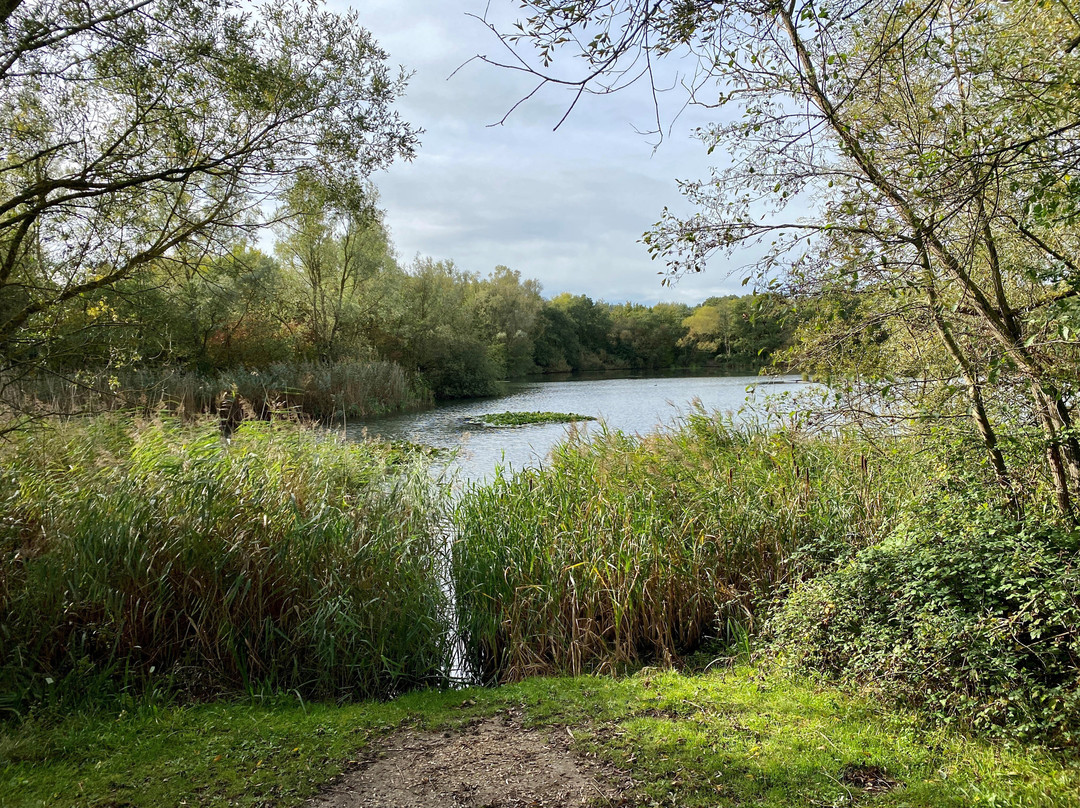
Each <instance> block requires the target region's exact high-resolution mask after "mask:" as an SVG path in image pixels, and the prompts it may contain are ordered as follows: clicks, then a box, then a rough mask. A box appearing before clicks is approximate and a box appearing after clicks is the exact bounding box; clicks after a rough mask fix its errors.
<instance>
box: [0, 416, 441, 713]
mask: <svg viewBox="0 0 1080 808" xmlns="http://www.w3.org/2000/svg"><path fill="white" fill-rule="evenodd" d="M2 469H3V471H2V475H3V477H2V481H0V482H2V486H3V488H2V490H3V495H4V520H3V522H2V524H0V553H2V558H0V561H2V566H0V636H2V637H3V639H4V641H3V643H2V645H0V684H2V686H0V692H2V693H3V694H4V703H3V704H2V705H0V707H2V708H4V709H7V710H13V709H15V710H17V709H21V708H22V707H23V706H24V705H26V704H27V703H30V702H34V701H42V700H44V701H50V700H58V701H78V700H79V699H80V698H82V697H84V696H86V695H90V694H92V693H93V692H95V691H96V689H101V690H106V691H107V690H109V689H115V688H117V687H128V686H131V687H136V688H139V689H142V688H148V687H166V688H173V687H178V688H182V689H185V690H188V691H189V692H192V693H196V694H197V693H201V692H218V691H222V690H226V691H228V690H235V689H237V688H241V687H246V688H262V687H267V688H273V689H276V690H293V689H295V690H297V691H298V692H300V693H304V694H308V695H310V694H319V695H323V696H331V695H332V696H337V697H354V698H355V697H372V696H385V695H390V694H393V693H396V692H400V691H401V690H403V689H407V688H410V687H415V686H417V685H421V684H430V683H433V682H437V681H441V677H442V675H443V672H444V671H445V669H446V660H447V653H448V645H447V642H448V641H447V635H446V630H445V622H444V620H445V614H446V610H445V604H444V596H443V593H442V590H441V589H440V586H439V582H438V580H437V574H436V573H437V570H436V567H437V564H438V558H439V552H440V549H439V548H440V541H441V540H440V538H439V532H438V529H437V522H438V520H439V514H440V502H441V500H440V499H437V498H436V497H435V491H434V489H433V486H432V483H431V481H430V480H429V478H428V475H427V474H426V472H425V469H424V467H423V466H422V465H419V460H418V459H413V460H411V461H409V462H403V455H402V454H401V453H400V452H398V451H396V450H391V449H389V448H388V447H383V446H381V445H378V444H374V443H366V444H348V443H344V442H343V441H341V440H338V439H335V438H334V437H331V436H330V435H328V434H325V433H321V432H318V431H314V430H308V429H302V428H298V427H296V426H295V425H290V424H280V423H279V424H266V423H251V422H248V423H245V424H243V425H242V426H241V427H240V428H239V429H238V430H237V431H236V432H235V433H234V435H233V436H232V438H231V440H229V441H225V440H223V439H222V438H221V436H220V434H219V432H218V428H217V425H216V424H210V425H203V426H196V427H182V426H180V425H179V424H178V423H176V422H174V421H163V422H154V423H147V424H133V423H131V422H129V421H126V420H122V419H108V420H99V421H95V422H92V423H89V424H85V425H69V426H56V427H55V428H53V429H51V430H48V431H41V432H35V433H32V434H27V435H23V436H20V438H19V439H18V440H17V441H16V442H15V443H14V444H13V445H10V446H7V447H5V448H4V458H3V466H2Z"/></svg>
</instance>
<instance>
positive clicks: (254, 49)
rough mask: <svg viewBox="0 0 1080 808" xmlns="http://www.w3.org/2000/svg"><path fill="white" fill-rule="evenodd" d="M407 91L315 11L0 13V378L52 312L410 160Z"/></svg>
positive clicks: (204, 1)
mask: <svg viewBox="0 0 1080 808" xmlns="http://www.w3.org/2000/svg"><path fill="white" fill-rule="evenodd" d="M405 80H406V77H405V76H404V75H403V74H402V73H401V72H400V71H399V70H396V69H391V68H390V67H389V66H388V65H387V56H386V54H385V53H384V52H383V51H382V50H380V49H379V47H378V45H377V44H376V42H375V41H374V39H373V38H372V36H371V35H370V33H369V32H367V31H366V30H365V29H363V28H362V27H361V26H360V24H359V22H358V19H357V17H356V15H355V14H354V13H351V12H350V13H347V14H335V13H330V12H327V11H325V10H323V9H322V8H321V7H320V5H319V4H318V2H303V0H266V2H262V3H255V4H252V3H247V2H240V1H239V0H102V2H98V3H93V4H87V3H84V2H81V1H78V0H22V2H18V3H16V2H12V3H6V4H4V5H3V6H2V7H0V371H2V372H3V374H4V375H3V377H2V378H3V379H5V380H10V379H11V378H13V376H14V375H17V374H18V372H19V371H20V370H26V369H34V368H38V367H41V366H42V365H43V363H44V362H45V361H46V360H47V357H48V354H49V351H50V347H51V345H52V344H53V343H54V342H55V337H56V334H57V332H58V329H59V323H60V321H61V320H62V319H63V312H64V310H65V307H66V306H69V305H74V304H77V303H78V301H79V300H81V299H82V298H84V297H85V296H87V295H92V294H94V293H98V292H100V291H101V290H103V289H109V288H112V287H114V286H115V285H116V284H117V283H119V282H121V281H123V280H125V279H128V278H131V277H132V276H134V275H136V274H137V273H140V272H143V271H145V270H146V269H147V267H149V266H151V265H154V264H156V265H159V266H160V265H161V263H162V262H167V261H168V260H170V257H171V256H173V255H175V254H176V252H177V251H178V250H179V249H180V248H183V251H184V253H185V254H186V255H188V256H190V255H192V254H198V253H199V252H200V251H202V252H205V253H208V254H209V253H213V252H225V251H226V249H227V245H228V244H229V243H232V242H235V237H236V236H237V231H238V230H249V229H252V228H255V227H258V226H259V225H261V224H263V223H264V220H265V218H266V213H265V212H266V211H272V210H274V209H275V205H274V204H273V203H272V202H271V200H273V199H275V198H277V197H279V196H280V194H281V192H282V190H283V189H284V188H286V187H288V186H289V185H290V184H291V183H292V181H293V179H294V178H295V177H296V176H297V175H298V174H300V173H303V172H313V173H317V174H318V175H319V176H321V177H322V178H323V180H324V182H327V183H333V185H334V186H335V187H337V188H339V189H343V190H344V189H349V188H355V187H362V186H363V184H364V182H365V180H366V178H367V177H368V176H369V175H370V174H371V172H372V171H374V170H376V169H378V168H380V167H383V166H385V165H387V164H388V163H389V162H390V161H392V160H393V159H394V158H396V157H398V156H405V157H408V156H410V155H411V154H412V150H413V148H414V145H415V133H414V131H413V130H412V129H410V127H409V126H408V124H406V123H405V122H404V121H402V120H401V119H400V118H399V116H398V115H397V113H396V112H395V111H394V110H393V102H394V101H395V99H396V98H397V96H398V95H399V94H400V93H401V91H402V89H403V87H404V84H405Z"/></svg>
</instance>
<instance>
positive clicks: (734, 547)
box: [453, 414, 919, 681]
mask: <svg viewBox="0 0 1080 808" xmlns="http://www.w3.org/2000/svg"><path fill="white" fill-rule="evenodd" d="M903 448H904V447H902V446H900V445H896V446H894V447H893V450H892V453H890V454H883V453H882V452H881V451H880V450H878V449H877V448H875V447H874V446H872V445H871V444H869V443H865V442H862V441H860V440H859V439H857V438H855V437H851V436H838V437H834V438H822V437H810V436H807V435H804V434H800V433H798V432H797V431H791V430H779V431H767V430H765V429H742V430H737V429H734V428H733V427H731V426H730V424H729V423H727V422H726V421H725V420H723V419H721V418H713V417H710V416H707V415H704V414H697V415H692V416H691V417H690V418H689V419H688V420H687V421H686V422H685V423H684V424H683V425H682V426H681V427H679V428H676V429H673V430H670V431H667V432H664V433H661V434H658V435H653V436H649V437H646V438H634V437H629V436H626V435H622V434H619V433H614V432H602V433H600V434H598V435H595V436H594V437H590V438H587V439H572V440H570V442H568V443H566V444H564V445H562V446H561V447H559V448H557V449H556V450H555V452H554V454H553V456H552V458H551V460H550V462H549V463H548V464H546V465H545V467H544V468H543V469H542V470H525V471H522V472H520V473H518V474H515V475H513V476H499V477H497V478H496V479H495V480H494V481H493V482H491V483H490V484H486V485H482V486H477V487H474V488H473V489H471V490H470V491H468V492H467V493H466V495H465V496H464V497H463V498H462V500H461V502H460V504H459V506H458V508H457V512H456V522H457V532H458V537H457V541H456V542H455V544H454V553H453V575H454V581H455V586H456V591H457V596H458V619H459V622H460V626H461V629H462V632H463V635H464V639H465V643H466V648H467V652H468V659H469V661H470V662H471V663H472V664H473V666H474V667H475V669H476V670H477V672H478V673H479V674H480V675H481V676H483V677H484V678H485V680H488V681H513V680H516V679H520V678H522V677H525V676H529V675H535V674H549V673H556V672H559V673H581V672H585V671H598V670H599V671H610V670H615V669H618V668H619V666H621V665H626V664H641V663H645V662H649V663H655V662H660V663H665V662H670V661H671V660H672V659H675V658H677V657H678V656H679V655H681V654H684V653H687V652H689V651H693V650H694V649H695V648H696V647H697V646H698V645H699V644H700V642H701V641H702V640H703V639H704V638H706V637H708V636H710V635H711V636H716V635H717V634H718V633H719V634H721V635H724V636H725V637H726V638H728V639H733V638H737V637H739V636H743V635H745V634H747V633H750V632H752V631H753V630H754V629H755V626H756V623H755V621H756V620H757V618H758V616H759V614H760V611H761V608H762V606H763V605H764V604H766V603H768V602H770V601H772V600H773V599H775V598H776V597H777V596H778V595H780V594H782V593H784V592H786V591H788V590H789V588H790V587H791V586H793V585H794V584H795V582H796V581H798V580H799V579H800V578H801V577H802V576H804V575H806V574H808V573H811V572H814V571H816V570H819V569H823V568H824V567H826V566H828V565H829V564H831V563H832V562H833V561H834V560H835V559H837V558H841V557H847V556H849V555H850V554H852V553H854V552H855V551H857V550H858V549H859V548H861V547H864V546H866V545H867V544H869V543H871V542H872V541H873V540H874V539H875V537H876V536H878V535H879V534H880V533H881V531H882V530H883V529H884V528H886V527H887V526H888V525H889V524H890V522H891V521H892V520H893V519H894V518H895V516H896V515H897V514H898V513H899V512H900V510H901V509H902V507H903V504H904V502H905V501H907V500H908V499H909V498H910V497H911V496H912V495H913V492H914V491H915V490H917V489H918V480H919V474H918V473H917V470H916V469H917V467H916V466H915V464H914V463H912V462H910V458H909V456H908V455H906V454H905V453H904V452H903ZM493 514H498V518H493Z"/></svg>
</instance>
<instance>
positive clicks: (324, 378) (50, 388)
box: [0, 361, 432, 421]
mask: <svg viewBox="0 0 1080 808" xmlns="http://www.w3.org/2000/svg"><path fill="white" fill-rule="evenodd" d="M3 381H4V380H0V382H3ZM0 390H4V403H6V404H7V406H8V408H9V409H11V410H13V411H15V412H44V413H52V414H72V413H88V412H89V413H101V412H113V411H118V410H132V409H135V410H139V411H141V412H143V413H153V412H156V411H158V410H160V409H165V410H166V411H168V412H172V413H177V414H181V415H186V416H198V415H201V414H206V413H216V412H218V411H219V410H220V409H221V407H222V403H223V401H226V400H227V401H228V402H229V403H230V404H233V403H235V406H239V407H241V408H242V409H243V410H244V411H245V412H246V413H247V414H248V415H255V416H258V417H266V416H267V415H268V414H269V413H271V412H274V411H282V410H287V411H291V412H293V413H297V414H300V415H304V416H306V417H308V418H312V419H316V420H321V421H335V420H337V421H340V420H342V419H349V418H364V417H369V416H372V415H383V414H385V413H390V412H400V411H405V410H410V409H417V408H418V407H422V406H426V405H429V404H431V403H432V395H431V391H430V390H428V389H427V388H426V387H425V386H424V384H423V382H422V381H421V380H420V379H419V377H417V376H416V374H413V373H410V372H408V371H406V370H405V369H404V368H402V367H401V366H400V365H398V364H396V363H394V362H383V361H374V362H336V363H333V364H319V363H313V362H301V363H278V364H274V365H270V366H269V367H266V368H262V369H258V370H256V369H245V368H237V369H233V370H224V371H219V372H216V373H213V374H209V375H205V374H198V373H193V372H189V371H179V370H173V369H170V368H127V369H124V370H120V371H117V372H115V373H112V372H106V371H89V372H81V373H76V374H71V375H64V374H50V373H45V374H43V375H41V376H39V377H35V378H23V379H19V380H17V381H16V380H11V382H10V383H6V382H4V383H0Z"/></svg>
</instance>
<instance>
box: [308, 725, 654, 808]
mask: <svg viewBox="0 0 1080 808" xmlns="http://www.w3.org/2000/svg"><path fill="white" fill-rule="evenodd" d="M571 743H572V737H571V736H570V735H569V731H568V730H565V729H564V730H551V731H548V732H545V731H541V730H534V729H526V728H524V727H523V726H522V725H521V721H520V718H519V717H518V716H517V715H515V714H514V713H512V712H511V713H508V714H505V715H502V716H499V717H496V718H486V719H477V720H474V721H472V722H470V723H469V724H468V725H466V726H465V727H464V728H462V729H459V730H457V731H452V732H451V731H445V732H419V731H416V730H401V731H399V732H396V733H394V734H393V735H389V736H387V737H385V738H383V739H381V740H380V741H379V742H378V743H377V745H376V746H374V747H373V748H372V749H371V750H370V752H369V754H368V756H367V758H366V759H362V760H361V761H360V762H359V764H358V765H357V766H355V767H354V768H353V769H352V770H350V771H348V772H346V773H345V774H343V775H341V776H340V777H339V778H338V779H337V780H336V781H335V782H334V783H333V784H332V785H331V786H330V787H329V788H328V790H327V791H325V792H324V793H323V794H321V795H320V796H318V797H316V798H314V799H313V800H311V801H310V802H309V803H308V805H309V806H313V808H578V806H625V805H628V804H629V803H628V801H627V798H626V797H625V796H624V795H625V794H627V793H628V792H629V791H630V790H631V788H632V786H633V783H632V781H631V780H630V778H629V776H628V775H626V774H625V773H624V772H620V771H618V770H616V769H613V768H612V767H610V766H608V765H605V764H601V763H600V762H598V761H596V760H593V759H591V758H589V757H586V756H583V755H582V754H580V753H577V752H574V751H572V750H571V748H570V746H571Z"/></svg>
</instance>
